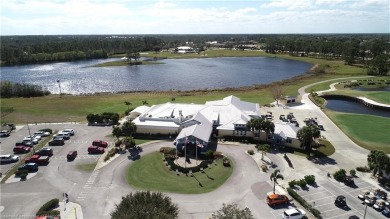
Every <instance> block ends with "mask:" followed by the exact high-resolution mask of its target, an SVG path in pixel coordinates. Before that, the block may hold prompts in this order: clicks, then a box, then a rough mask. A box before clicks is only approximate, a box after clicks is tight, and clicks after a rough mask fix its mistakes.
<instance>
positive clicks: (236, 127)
mask: <svg viewBox="0 0 390 219" xmlns="http://www.w3.org/2000/svg"><path fill="white" fill-rule="evenodd" d="M268 116H269V115H268ZM260 117H263V118H267V115H263V116H262V115H261V114H260V106H259V104H257V103H251V102H246V101H242V100H240V99H239V98H237V97H235V96H228V97H225V98H223V99H222V100H216V101H207V102H206V103H205V104H183V103H170V102H168V103H165V104H159V105H153V106H150V107H149V106H145V105H143V106H139V107H137V108H135V109H134V110H133V111H131V112H130V114H129V116H128V118H127V119H128V120H132V122H134V124H135V125H136V126H137V133H143V134H150V135H167V136H171V135H172V136H177V137H176V139H175V140H174V144H176V145H177V147H179V146H181V145H183V144H184V143H185V142H188V143H194V144H196V145H198V146H200V147H201V148H203V149H202V151H206V150H207V145H208V143H209V142H210V138H211V137H214V138H218V139H223V138H224V137H226V136H236V137H249V138H253V139H255V140H261V141H269V142H270V143H272V144H277V145H279V146H288V147H294V148H300V146H301V143H300V141H299V140H298V139H297V137H296V136H297V135H296V134H297V132H298V130H299V127H297V126H296V124H294V123H286V122H279V123H275V131H274V133H273V135H272V134H271V133H270V134H268V136H267V134H266V133H265V132H261V133H260V134H259V133H253V132H251V131H249V130H247V127H246V124H247V123H248V121H250V120H251V118H260Z"/></svg>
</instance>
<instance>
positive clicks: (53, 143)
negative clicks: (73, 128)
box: [49, 137, 65, 146]
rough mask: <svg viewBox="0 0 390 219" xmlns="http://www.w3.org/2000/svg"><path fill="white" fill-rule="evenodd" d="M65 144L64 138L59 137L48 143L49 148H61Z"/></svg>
mask: <svg viewBox="0 0 390 219" xmlns="http://www.w3.org/2000/svg"><path fill="white" fill-rule="evenodd" d="M64 144H65V140H64V138H61V137H55V138H53V140H51V141H49V146H58V145H59V146H61V145H64Z"/></svg>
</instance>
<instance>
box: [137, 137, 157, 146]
mask: <svg viewBox="0 0 390 219" xmlns="http://www.w3.org/2000/svg"><path fill="white" fill-rule="evenodd" d="M134 141H135V144H136V145H140V144H143V143H146V142H150V141H153V140H150V139H138V138H135V139H134Z"/></svg>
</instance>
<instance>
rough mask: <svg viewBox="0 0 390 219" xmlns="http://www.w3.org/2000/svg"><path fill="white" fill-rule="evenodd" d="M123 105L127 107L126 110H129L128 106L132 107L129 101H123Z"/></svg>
mask: <svg viewBox="0 0 390 219" xmlns="http://www.w3.org/2000/svg"><path fill="white" fill-rule="evenodd" d="M125 105H126V106H127V110H129V109H130V105H132V104H131V103H130V102H129V101H125Z"/></svg>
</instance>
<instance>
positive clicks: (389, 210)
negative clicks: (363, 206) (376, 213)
mask: <svg viewBox="0 0 390 219" xmlns="http://www.w3.org/2000/svg"><path fill="white" fill-rule="evenodd" d="M382 214H383V215H384V216H386V217H390V208H389V207H385V208H384V209H383V211H382Z"/></svg>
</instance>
